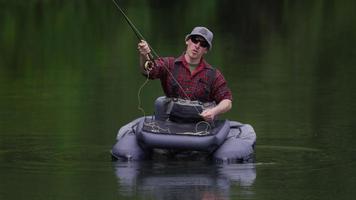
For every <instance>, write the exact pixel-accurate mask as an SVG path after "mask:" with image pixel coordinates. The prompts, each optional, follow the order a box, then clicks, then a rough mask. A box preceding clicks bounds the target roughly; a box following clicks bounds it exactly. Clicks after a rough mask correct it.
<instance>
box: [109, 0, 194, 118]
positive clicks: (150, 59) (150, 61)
mask: <svg viewBox="0 0 356 200" xmlns="http://www.w3.org/2000/svg"><path fill="white" fill-rule="evenodd" d="M112 1H113V2H114V4H115V6H116V7H117V8H118V9H119V11H120V12H121V14H122V15H123V16H124V18H125V20H126V22H127V23H128V24H129V26H130V27H131V29H132V31H133V32H134V33H135V35H136V37H137V39H138V40H139V41H141V40H145V38H144V37H143V36H142V34H141V33H140V31H139V30H138V29H137V28H136V26H135V25H134V24H133V23H132V21H131V20H130V19H129V17H128V16H127V15H126V14H125V12H124V11H123V10H122V8H121V7H120V5H119V3H118V1H117V0H112ZM145 41H147V40H145ZM148 46H149V48H150V49H151V51H152V53H153V54H154V56H155V57H156V58H159V56H158V54H157V53H156V51H155V50H154V49H153V48H152V47H151V46H150V45H149V44H148ZM147 60H148V61H146V63H145V68H146V67H147V68H148V70H150V68H152V67H154V65H155V62H154V58H153V55H152V54H151V53H149V54H147ZM163 67H164V68H165V69H166V70H167V72H168V74H169V75H170V76H171V77H172V79H173V80H174V82H176V83H177V85H178V87H179V88H180V89H181V90H182V92H183V94H184V96H185V97H186V98H187V99H188V100H191V99H190V98H189V96H188V95H187V93H186V92H185V91H184V88H183V87H182V85H181V84H179V82H178V81H177V79H176V78H175V77H174V76H173V74H172V72H170V71H169V69H168V68H167V66H165V65H163ZM194 108H195V110H196V111H197V113H200V111H199V109H198V108H197V107H195V106H194Z"/></svg>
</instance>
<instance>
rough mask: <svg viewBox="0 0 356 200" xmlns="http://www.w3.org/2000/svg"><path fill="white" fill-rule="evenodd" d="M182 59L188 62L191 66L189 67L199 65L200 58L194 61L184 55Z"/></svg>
mask: <svg viewBox="0 0 356 200" xmlns="http://www.w3.org/2000/svg"><path fill="white" fill-rule="evenodd" d="M184 58H185V60H186V61H187V62H188V64H191V65H197V64H199V63H200V59H201V58H196V59H194V58H191V57H189V56H188V55H187V54H184Z"/></svg>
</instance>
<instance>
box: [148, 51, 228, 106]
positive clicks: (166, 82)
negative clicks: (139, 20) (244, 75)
mask: <svg viewBox="0 0 356 200" xmlns="http://www.w3.org/2000/svg"><path fill="white" fill-rule="evenodd" d="M155 63H156V66H155V67H154V68H153V69H152V70H151V71H150V73H149V78H150V79H157V78H159V79H160V80H161V85H162V88H163V91H164V93H165V95H166V96H167V97H179V98H182V99H190V100H200V101H208V102H212V101H215V102H216V103H219V102H220V101H222V100H223V99H229V100H232V93H231V90H230V89H229V88H228V87H227V83H226V81H225V78H224V76H223V75H222V73H221V72H220V71H219V70H218V69H215V76H214V77H213V78H214V79H213V80H212V81H211V82H210V83H211V84H212V85H210V86H208V85H207V84H208V82H209V81H208V79H209V78H208V75H207V73H208V71H209V70H211V69H213V68H212V67H211V66H210V65H209V64H208V63H207V62H206V61H205V60H204V59H201V61H200V63H199V65H198V66H197V68H196V69H195V70H194V71H193V72H192V73H191V71H190V69H189V64H188V63H187V61H186V60H185V58H184V54H183V55H182V56H180V57H178V58H176V59H175V58H173V57H164V58H159V59H157V60H155ZM175 65H178V66H179V67H178V69H176V70H178V71H176V72H174V70H175V69H174V68H175ZM167 70H169V72H167ZM174 74H176V75H175V79H176V80H177V81H178V82H179V84H180V85H181V86H182V88H183V89H184V92H183V91H182V89H181V88H180V87H178V89H177V90H176V91H173V90H174V89H173V85H174V80H173V78H172V77H173V76H174ZM207 87H210V90H208V91H210V92H209V94H208V97H207V99H206V98H204V100H203V97H206V88H207ZM187 96H188V97H189V98H187Z"/></svg>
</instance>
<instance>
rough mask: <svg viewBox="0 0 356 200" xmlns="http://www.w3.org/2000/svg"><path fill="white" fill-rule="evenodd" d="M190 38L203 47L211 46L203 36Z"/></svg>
mask: <svg viewBox="0 0 356 200" xmlns="http://www.w3.org/2000/svg"><path fill="white" fill-rule="evenodd" d="M190 40H191V41H192V42H193V43H194V44H198V42H199V45H200V46H201V47H203V48H209V43H208V42H207V41H205V40H204V39H203V38H201V37H197V36H193V37H191V38H190Z"/></svg>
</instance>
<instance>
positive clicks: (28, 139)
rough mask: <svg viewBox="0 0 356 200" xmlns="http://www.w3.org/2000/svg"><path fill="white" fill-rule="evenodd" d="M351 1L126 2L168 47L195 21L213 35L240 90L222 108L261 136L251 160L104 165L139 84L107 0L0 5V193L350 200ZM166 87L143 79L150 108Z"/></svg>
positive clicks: (130, 40)
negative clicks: (254, 159) (229, 107)
mask: <svg viewBox="0 0 356 200" xmlns="http://www.w3.org/2000/svg"><path fill="white" fill-rule="evenodd" d="M354 4H355V3H354V2H351V1H350V2H347V1H297V2H295V1H275V2H274V3H273V4H272V3H270V2H269V3H267V2H257V1H256V2H242V1H176V2H169V3H168V1H151V2H150V1H143V0H141V1H135V2H132V1H122V6H123V7H124V8H125V10H127V14H128V15H129V17H131V19H132V20H133V21H134V23H135V24H136V25H137V27H139V29H140V30H141V31H142V33H143V35H145V37H146V38H147V39H148V40H149V42H150V43H151V45H152V46H153V47H154V48H155V50H156V51H157V52H158V53H159V54H160V55H162V56H165V55H177V56H178V55H180V54H181V53H182V51H183V50H184V43H183V41H184V36H185V35H186V34H187V33H188V32H190V31H191V28H192V27H193V26H195V25H201V24H202V25H206V26H208V27H209V28H211V29H212V30H213V32H214V33H215V37H214V44H213V49H212V51H211V52H210V53H209V54H208V55H207V59H208V60H209V62H210V63H211V64H212V65H214V66H217V67H218V68H219V69H221V71H222V72H223V73H224V75H225V78H226V79H227V80H228V83H229V86H230V88H231V89H232V91H233V93H234V106H233V109H232V111H231V112H229V113H227V114H226V115H224V117H226V118H229V119H233V120H237V121H241V122H244V123H250V124H251V125H253V127H254V128H255V130H256V132H257V137H258V138H257V145H256V152H257V162H256V163H255V164H247V165H241V164H231V165H221V164H212V163H207V162H203V161H149V162H141V163H125V162H111V160H110V155H109V150H110V148H111V147H112V145H113V144H114V143H115V137H116V132H117V130H118V129H119V128H120V127H121V126H122V125H124V124H125V123H127V122H129V121H131V120H133V119H135V118H137V117H139V116H141V115H142V114H141V112H140V111H139V110H137V109H136V107H137V91H138V88H139V87H140V86H141V84H142V83H143V82H144V79H143V78H142V76H141V75H140V74H139V73H138V69H137V68H138V67H137V66H138V58H137V52H136V43H137V41H136V40H137V39H136V38H135V36H134V34H133V33H132V32H131V30H130V28H129V27H128V26H127V24H126V22H125V21H124V20H123V18H122V16H121V15H120V13H118V11H117V10H116V9H115V7H114V5H113V4H112V2H111V1H105V2H101V1H100V2H99V1H89V0H88V1H76V2H72V1H60V2H59V1H55V0H48V1H38V0H33V1H13V2H5V1H0V30H1V31H0V199H1V200H2V199H6V200H11V199H287V198H288V199H352V198H354V196H355V195H356V194H355V190H354V188H355V186H356V170H355V167H356V159H355V153H356V149H355V148H354V146H355V144H356V138H355V134H354V131H355V130H356V127H355V124H356V123H355V120H354V114H355V112H356V105H355V104H356V103H355V101H354V99H355V97H356V95H355V91H356V90H355V89H356V79H355V78H354V77H355V75H356V70H355V67H354V66H355V63H356V60H355V58H356V50H355V47H354V44H355V43H356V41H355V40H356V23H354V22H355V19H356V17H355V14H354V11H353V8H354V7H355V5H354ZM196 8H199V12H197V10H196ZM182 10H185V12H182ZM184 13H185V14H184ZM160 95H162V92H161V90H160V85H159V83H158V82H157V81H156V82H154V81H152V82H149V84H148V85H147V86H146V87H145V88H144V90H143V91H142V94H141V98H142V101H143V107H144V108H145V111H146V112H147V113H152V111H153V109H152V107H153V106H152V105H153V101H154V99H155V98H156V97H158V96H160Z"/></svg>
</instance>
